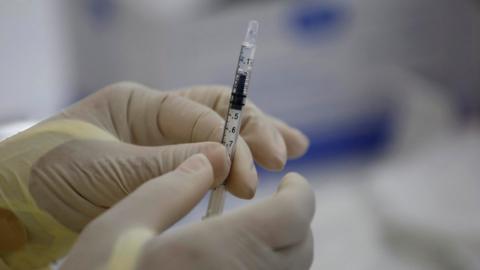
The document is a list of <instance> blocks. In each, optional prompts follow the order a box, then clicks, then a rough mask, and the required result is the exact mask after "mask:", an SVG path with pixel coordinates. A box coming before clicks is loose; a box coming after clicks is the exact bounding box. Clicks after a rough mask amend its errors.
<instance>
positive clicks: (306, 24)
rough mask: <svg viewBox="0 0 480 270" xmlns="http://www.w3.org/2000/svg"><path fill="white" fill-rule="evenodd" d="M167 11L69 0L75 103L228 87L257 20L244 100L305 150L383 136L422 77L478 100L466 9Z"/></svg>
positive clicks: (375, 5) (379, 5)
mask: <svg viewBox="0 0 480 270" xmlns="http://www.w3.org/2000/svg"><path fill="white" fill-rule="evenodd" d="M167 3H170V4H169V5H168V4H167ZM172 3H173V2H171V1H170V2H169V1H159V2H155V1H147V0H145V1H141V2H138V3H137V2H135V3H134V2H127V1H120V2H117V1H109V0H103V1H95V0H91V1H76V2H70V12H71V16H70V18H71V19H72V26H73V28H72V32H73V33H74V35H73V37H74V40H75V42H74V45H75V46H74V48H75V56H76V60H77V62H76V63H77V75H78V77H77V80H76V90H77V93H78V96H79V97H80V96H84V95H86V94H89V93H91V92H92V91H94V90H96V89H98V88H100V87H102V86H104V85H106V84H108V83H111V82H114V81H118V80H135V81H139V82H142V83H145V84H147V85H150V86H152V87H155V88H158V89H171V88H179V87H185V86H189V85H193V84H210V83H215V84H218V83H221V84H226V85H230V84H231V83H232V80H233V71H234V67H235V64H236V63H235V62H236V60H237V59H236V58H237V54H238V48H239V43H240V41H241V39H242V38H243V35H244V31H245V27H246V25H247V22H248V20H250V19H257V20H259V22H260V34H259V38H258V49H257V54H256V58H257V59H256V64H255V69H254V73H253V75H252V82H251V89H250V90H251V94H250V98H251V99H252V100H253V101H254V102H256V103H257V104H258V105H259V106H260V107H261V108H262V109H264V110H265V111H267V112H269V113H271V114H274V115H276V116H278V117H280V118H282V119H284V120H286V121H287V122H289V123H292V124H294V125H296V126H298V127H300V128H301V129H303V130H304V131H306V132H307V133H308V134H309V135H310V137H311V138H312V140H313V143H314V144H313V148H314V152H315V151H316V152H317V153H319V152H322V151H324V152H325V151H326V152H329V151H331V152H336V151H349V149H350V148H359V149H360V150H365V149H367V150H368V149H369V148H375V147H378V146H379V145H380V144H382V143H384V142H385V141H386V140H389V138H388V137H389V136H390V135H389V133H392V132H394V133H395V132H396V131H395V130H393V131H392V130H390V129H391V126H392V125H394V124H392V122H395V121H401V120H399V119H395V118H396V117H397V115H398V114H399V111H402V110H401V107H403V106H405V104H403V103H402V102H404V101H405V102H409V100H415V98H414V97H413V98H412V97H408V98H406V97H405V96H407V95H409V94H408V93H409V92H415V91H417V90H416V89H420V90H422V89H421V88H422V85H424V84H422V85H415V83H416V82H419V81H423V80H425V81H431V82H432V87H428V88H435V89H437V90H433V91H438V92H439V95H442V96H445V98H447V99H450V100H453V102H452V103H454V104H457V105H458V106H459V107H462V108H464V109H465V110H471V109H472V107H474V106H476V105H477V106H478V104H480V100H479V94H478V91H477V89H478V88H479V76H477V75H478V74H480V73H479V72H480V67H479V65H480V50H478V49H477V48H478V47H479V46H478V44H479V37H478V33H479V29H480V24H479V23H478V20H479V19H478V18H479V17H480V16H478V14H479V9H478V8H477V7H476V5H475V4H474V2H473V1H469V0H462V1H456V0H397V1H383V0H359V1H352V0H310V1H247V2H239V1H204V2H202V4H201V5H200V4H198V2H194V1H176V2H175V3H176V4H172ZM219 3H221V4H219ZM405 74H409V76H405ZM399 78H401V79H399ZM433 85H437V86H438V87H433ZM430 90H431V89H429V90H428V91H430ZM413 95H415V94H414V93H413ZM459 104H460V105H459ZM435 106H436V105H435ZM426 107H427V106H426ZM399 108H400V110H399ZM448 109H449V108H448ZM448 109H447V110H448ZM438 117H441V115H440V116H437V118H438ZM420 119H423V118H421V117H420ZM428 121H431V119H430V120H428ZM439 121H441V120H439ZM431 122H435V121H431ZM439 125H440V126H443V124H439ZM398 126H402V127H403V126H404V125H398ZM417 126H418V127H420V128H421V127H422V126H421V125H417ZM432 126H435V125H432ZM427 128H428V129H429V130H430V131H431V132H432V133H435V132H436V128H435V127H433V128H432V127H431V126H428V127H427V126H425V129H427ZM420 133H422V134H427V135H426V137H428V130H426V131H422V132H419V134H420ZM413 137H415V136H413ZM316 142H318V145H317V144H316ZM316 146H318V148H315V147H316ZM332 146H334V147H337V148H335V149H330V148H331V147H332ZM315 149H316V150H315ZM317 150H318V151H317Z"/></svg>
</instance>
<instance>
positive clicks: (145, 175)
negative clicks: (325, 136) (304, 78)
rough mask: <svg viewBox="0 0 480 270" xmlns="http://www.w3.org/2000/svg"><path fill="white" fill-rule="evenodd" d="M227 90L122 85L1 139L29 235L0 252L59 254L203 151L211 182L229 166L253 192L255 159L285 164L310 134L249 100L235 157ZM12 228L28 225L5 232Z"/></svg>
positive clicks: (2, 199)
mask: <svg viewBox="0 0 480 270" xmlns="http://www.w3.org/2000/svg"><path fill="white" fill-rule="evenodd" d="M229 92H230V89H228V88H224V87H196V88H191V89H185V90H180V91H170V92H160V91H153V90H151V89H149V88H147V87H145V86H143V85H139V84H135V83H119V84H114V85H111V86H108V87H106V88H104V89H102V90H100V91H99V92H97V93H96V94H94V95H92V96H89V97H87V98H86V99H84V100H82V101H80V102H79V103H77V104H75V105H73V106H71V107H70V108H68V109H66V110H65V111H64V112H62V113H61V114H59V115H57V116H55V117H52V118H50V119H48V120H46V121H44V122H42V123H40V124H38V125H36V126H34V127H33V128H31V129H29V130H27V131H25V132H23V133H20V134H18V135H16V136H14V137H12V138H9V139H7V140H6V141H3V142H2V143H0V190H1V191H2V192H0V208H4V209H8V210H10V211H12V212H14V213H15V215H16V217H17V218H18V219H19V220H20V221H21V223H23V224H24V225H25V227H26V232H27V234H28V236H29V239H28V244H29V245H27V248H25V247H24V248H23V249H22V250H21V253H19V252H7V253H3V255H1V257H2V258H3V259H4V260H5V261H6V262H7V264H9V265H14V266H12V268H15V269H31V268H33V267H32V265H34V266H37V265H38V264H40V265H44V264H45V262H47V261H51V260H53V259H55V258H57V257H58V256H61V254H62V253H64V252H65V250H66V249H67V247H68V246H69V245H70V244H71V243H72V242H73V239H74V237H75V234H74V233H72V231H75V232H78V231H80V230H81V229H82V228H83V227H84V226H85V225H86V224H87V223H88V222H89V221H91V220H92V219H94V218H95V217H97V216H98V215H99V214H101V213H102V212H104V211H105V210H107V209H109V208H110V207H111V206H113V205H114V204H115V203H116V202H118V201H119V200H120V199H122V198H123V197H125V196H126V195H127V194H129V193H130V192H132V191H134V190H135V189H136V188H137V187H138V186H140V185H141V184H142V183H144V182H145V181H147V180H149V179H151V178H154V177H157V176H160V175H163V174H165V173H168V172H169V171H171V170H173V169H174V168H176V167H177V166H178V165H179V164H180V163H181V162H182V161H184V160H185V159H186V158H188V157H189V156H191V155H193V154H195V153H199V152H201V153H204V154H205V155H206V156H207V158H208V159H209V160H210V162H211V164H212V166H213V168H214V172H215V175H214V179H215V181H214V182H213V183H212V186H216V185H218V184H220V183H221V182H222V181H223V180H224V179H225V175H226V174H227V172H228V171H230V174H229V176H228V179H227V189H228V190H229V191H230V192H231V193H232V194H234V195H236V196H238V197H241V198H251V197H253V195H254V193H255V188H256V185H257V174H256V170H255V167H254V164H253V160H256V161H257V162H258V163H259V164H260V165H261V166H263V167H265V168H267V169H271V170H279V169H281V168H282V167H283V165H284V164H285V162H286V159H287V156H288V157H297V156H300V155H302V154H303V153H304V152H305V150H306V148H307V146H308V140H307V139H306V137H305V136H304V135H302V133H301V132H299V131H298V130H295V129H293V128H291V127H288V126H287V125H286V124H284V123H282V122H280V121H279V120H276V119H273V118H271V117H269V116H266V115H265V114H263V113H262V112H261V111H260V110H259V109H257V108H256V107H255V106H254V105H253V104H252V103H250V102H247V104H246V107H245V114H244V118H243V125H242V129H241V132H240V134H241V137H240V138H239V140H238V142H237V150H236V153H235V156H234V160H233V164H230V161H229V159H228V157H227V155H226V153H225V149H224V148H223V146H222V145H220V144H219V143H218V142H220V140H221V136H222V133H223V125H224V124H223V123H224V120H223V116H224V114H225V112H226V109H227V107H228V96H229ZM230 167H231V168H230ZM52 217H53V218H52ZM0 218H1V217H0ZM0 224H1V222H0ZM2 228H3V227H1V226H0V230H2ZM7 230H9V229H8V228H7ZM13 231H16V232H22V230H21V229H20V230H18V229H17V230H10V231H9V232H7V233H12V232H13ZM45 235H47V236H45ZM16 239H25V237H17V238H16ZM11 246H18V245H11ZM7 251H8V250H7ZM32 256H36V258H34V259H32Z"/></svg>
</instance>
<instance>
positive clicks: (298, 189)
mask: <svg viewBox="0 0 480 270" xmlns="http://www.w3.org/2000/svg"><path fill="white" fill-rule="evenodd" d="M290 191H291V192H293V193H301V194H303V195H302V197H304V198H306V199H308V200H313V201H315V193H314V191H313V189H312V187H311V185H310V183H309V182H308V181H307V179H305V178H304V177H303V176H302V175H301V174H299V173H297V172H289V173H287V174H286V175H285V176H284V177H283V178H282V182H281V183H280V185H279V186H278V190H277V193H278V194H282V193H288V192H290Z"/></svg>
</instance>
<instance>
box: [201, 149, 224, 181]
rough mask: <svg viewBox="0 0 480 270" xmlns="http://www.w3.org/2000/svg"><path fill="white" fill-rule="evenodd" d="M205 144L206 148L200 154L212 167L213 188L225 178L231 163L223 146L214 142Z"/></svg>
mask: <svg viewBox="0 0 480 270" xmlns="http://www.w3.org/2000/svg"><path fill="white" fill-rule="evenodd" d="M206 144H207V146H206V147H205V148H204V150H202V153H203V154H205V156H206V158H208V160H209V161H210V164H211V165H212V168H213V172H214V183H213V186H218V185H220V184H221V183H222V182H223V181H224V180H225V179H226V178H227V176H228V173H229V172H230V167H231V161H230V158H229V156H228V153H227V149H226V148H225V146H223V145H222V144H220V143H216V142H207V143H206Z"/></svg>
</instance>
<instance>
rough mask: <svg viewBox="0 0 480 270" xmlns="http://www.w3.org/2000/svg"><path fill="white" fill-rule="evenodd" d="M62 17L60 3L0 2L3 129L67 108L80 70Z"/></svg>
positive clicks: (0, 114) (44, 0)
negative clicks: (74, 75) (5, 125)
mask: <svg viewBox="0 0 480 270" xmlns="http://www.w3.org/2000/svg"><path fill="white" fill-rule="evenodd" d="M63 15H64V11H63V6H62V1H60V0H42V1H0V124H1V123H4V122H10V121H14V120H19V119H32V118H34V119H38V118H42V117H46V116H48V115H50V114H52V113H53V112H55V111H57V110H58V109H59V108H60V107H61V106H62V105H64V104H65V103H66V100H67V99H68V96H69V94H70V93H71V92H72V89H73V86H72V84H71V82H72V81H73V80H72V72H73V71H72V70H73V68H74V67H75V65H74V64H73V63H72V62H71V60H72V58H71V57H70V56H71V54H70V49H72V48H71V47H70V46H69V45H70V44H69V40H68V35H66V34H67V33H66V29H65V25H66V24H67V23H68V21H67V20H66V18H65V17H64V16H63Z"/></svg>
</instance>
